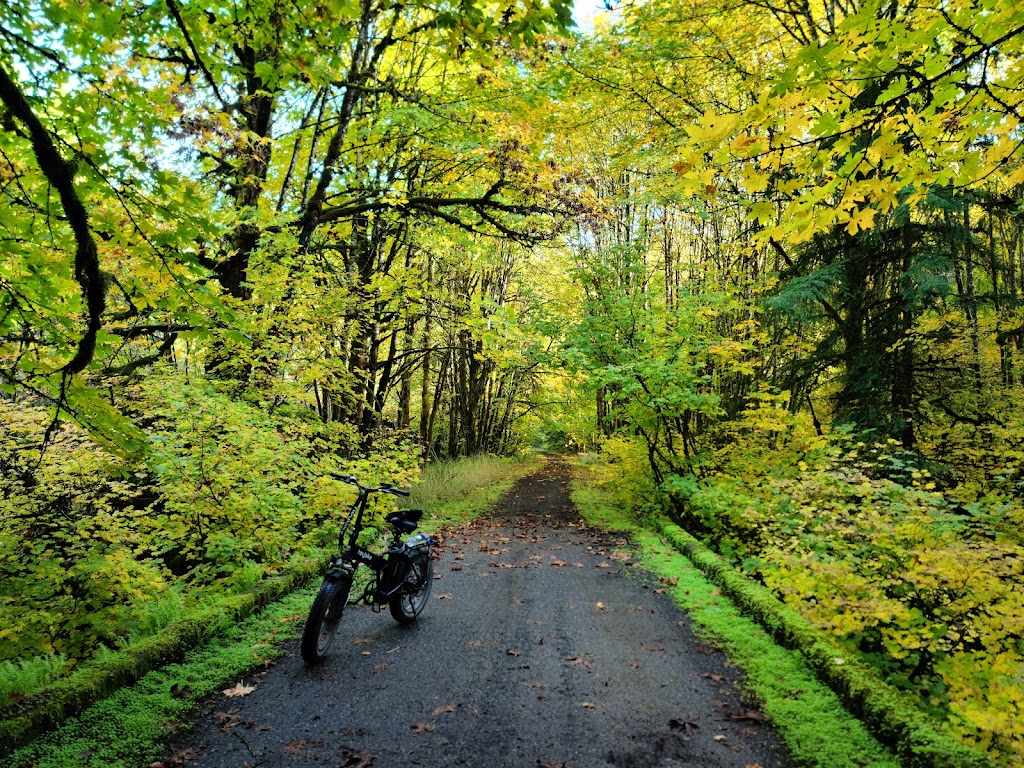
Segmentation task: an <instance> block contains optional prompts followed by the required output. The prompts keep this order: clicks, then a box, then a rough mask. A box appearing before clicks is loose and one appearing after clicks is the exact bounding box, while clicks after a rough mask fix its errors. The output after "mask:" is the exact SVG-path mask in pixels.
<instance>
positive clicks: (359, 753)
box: [339, 747, 374, 768]
mask: <svg viewBox="0 0 1024 768" xmlns="http://www.w3.org/2000/svg"><path fill="white" fill-rule="evenodd" d="M341 759H342V761H343V762H342V763H341V765H340V766H339V768H370V766H371V765H373V760H374V755H373V754H372V753H370V752H367V751H365V750H362V749H349V748H348V747H345V748H344V749H342V750H341Z"/></svg>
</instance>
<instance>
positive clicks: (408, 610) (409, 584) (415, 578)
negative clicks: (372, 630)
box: [388, 555, 434, 624]
mask: <svg viewBox="0 0 1024 768" xmlns="http://www.w3.org/2000/svg"><path fill="white" fill-rule="evenodd" d="M433 584H434V562H433V560H431V559H430V557H429V556H428V555H424V556H422V557H418V558H416V559H415V560H413V563H412V566H411V567H410V568H409V574H408V575H407V576H406V577H405V583H404V584H403V586H402V593H401V594H399V595H397V596H395V597H393V598H391V600H390V601H389V602H388V608H390V609H391V615H392V616H393V617H394V619H395V621H397V622H398V623H399V624H409V623H410V622H412V621H414V620H415V619H416V617H417V616H419V615H420V613H422V612H423V609H424V608H425V607H426V605H427V598H429V597H430V588H431V586H433Z"/></svg>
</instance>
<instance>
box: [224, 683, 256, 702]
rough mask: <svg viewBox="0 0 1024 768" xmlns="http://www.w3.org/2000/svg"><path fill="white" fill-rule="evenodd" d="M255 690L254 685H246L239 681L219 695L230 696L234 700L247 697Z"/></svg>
mask: <svg viewBox="0 0 1024 768" xmlns="http://www.w3.org/2000/svg"><path fill="white" fill-rule="evenodd" d="M255 690H256V686H255V685H246V684H245V683H243V682H242V681H241V680H239V681H238V682H237V683H236V684H235V687H234V688H225V689H224V690H223V691H221V693H223V694H224V695H225V696H231V697H232V698H235V697H238V696H248V695H249V694H250V693H252V692H253V691H255Z"/></svg>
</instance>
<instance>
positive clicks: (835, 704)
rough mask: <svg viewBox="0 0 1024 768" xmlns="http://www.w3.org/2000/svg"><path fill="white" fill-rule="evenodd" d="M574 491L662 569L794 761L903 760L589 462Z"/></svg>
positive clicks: (860, 763)
mask: <svg viewBox="0 0 1024 768" xmlns="http://www.w3.org/2000/svg"><path fill="white" fill-rule="evenodd" d="M572 499H573V502H574V503H575V505H576V508H577V509H578V510H579V512H580V515H581V516H582V517H583V519H584V520H586V521H587V522H588V523H590V524H591V525H594V526H597V527H599V528H602V529H605V530H612V531H621V532H624V533H628V534H629V535H630V539H631V541H632V542H633V544H634V545H635V546H636V548H637V552H638V554H639V557H640V562H641V564H642V566H643V568H644V569H645V570H648V571H650V572H651V573H652V574H654V575H655V576H656V577H659V578H660V580H661V584H662V585H663V586H662V587H661V588H662V589H664V590H665V591H667V592H668V594H670V595H671V596H672V598H673V600H675V601H676V603H678V604H679V606H680V607H682V608H683V609H684V610H686V612H687V613H688V614H689V616H690V617H691V619H692V621H693V624H694V629H695V631H696V632H697V634H699V635H701V636H702V637H704V638H705V639H706V640H707V641H709V642H712V643H713V644H714V645H715V646H716V647H718V648H719V649H720V650H721V651H722V652H723V653H725V654H726V655H727V656H728V658H729V661H730V662H731V663H733V664H735V665H736V666H737V667H738V668H739V669H741V670H742V671H743V675H744V685H745V686H746V688H747V690H748V692H749V694H750V696H751V697H752V698H753V699H754V700H756V701H757V703H758V705H759V706H760V708H761V711H763V712H764V713H765V715H767V716H768V718H769V719H770V721H771V723H772V724H773V726H774V727H775V729H776V731H777V732H778V733H779V735H780V736H781V737H782V739H783V741H784V742H785V744H786V747H787V749H788V750H789V752H790V755H791V757H792V759H793V761H794V763H795V764H796V765H800V766H808V768H810V767H812V766H820V768H867V766H871V767H872V768H897V767H898V766H900V765H901V763H900V762H899V761H898V760H897V759H896V757H895V756H894V755H893V754H892V753H891V752H890V751H889V750H887V749H886V748H885V747H884V746H882V745H881V744H880V743H879V742H878V741H877V740H875V739H874V738H873V737H872V736H871V735H870V734H869V733H868V732H867V731H866V730H865V728H864V725H863V724H862V723H861V722H860V721H859V720H857V718H856V717H854V716H853V715H851V714H850V713H849V712H847V711H846V710H845V709H844V708H843V704H842V702H841V701H840V700H839V699H838V697H836V695H835V694H834V693H833V692H832V691H831V690H829V688H828V687H827V686H825V685H824V684H822V683H821V682H820V681H819V680H818V678H817V676H816V675H815V673H814V671H813V670H812V669H810V668H809V667H808V666H807V665H806V664H805V663H804V662H803V661H802V660H801V658H800V657H799V655H798V654H795V653H792V652H791V651H787V650H786V649H784V648H781V647H780V646H779V645H778V644H776V642H775V641H774V640H773V639H772V638H771V637H770V636H768V634H767V633H766V632H765V631H764V629H763V628H762V627H760V626H759V625H758V624H757V623H756V622H755V621H754V620H753V619H751V618H750V617H748V616H744V615H743V614H742V613H741V612H740V611H739V609H738V608H737V607H736V606H735V605H734V604H733V603H732V602H731V601H730V599H729V598H728V596H726V595H724V594H722V593H721V591H720V590H719V589H718V588H717V587H716V586H715V585H714V584H713V583H711V582H710V581H709V580H708V579H707V578H705V576H704V575H703V574H702V573H701V571H700V570H699V569H698V568H697V567H696V566H695V565H693V563H691V562H690V561H689V560H688V559H687V558H686V557H684V556H683V555H682V554H681V553H679V552H676V551H674V550H673V549H672V547H671V546H669V545H667V544H666V543H665V541H664V540H663V539H662V538H661V537H659V536H658V534H657V533H655V532H653V531H651V530H648V529H645V528H644V527H643V526H642V525H641V524H640V523H639V522H638V521H637V518H636V515H635V512H634V510H633V509H632V507H631V506H629V505H628V504H627V505H624V504H623V502H622V499H621V496H620V495H619V494H617V493H615V492H614V491H613V490H612V486H611V485H610V484H608V483H606V482H602V481H601V475H600V473H599V472H598V471H597V470H596V469H595V467H594V466H593V465H587V464H581V463H579V462H577V464H576V471H575V473H574V480H573V488H572Z"/></svg>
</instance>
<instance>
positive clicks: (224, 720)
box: [213, 709, 238, 731]
mask: <svg viewBox="0 0 1024 768" xmlns="http://www.w3.org/2000/svg"><path fill="white" fill-rule="evenodd" d="M213 719H214V720H216V721H217V727H218V728H220V730H222V731H228V730H230V729H232V728H234V727H235V726H236V725H238V710H237V709H229V710H227V711H218V712H214V713H213Z"/></svg>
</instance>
